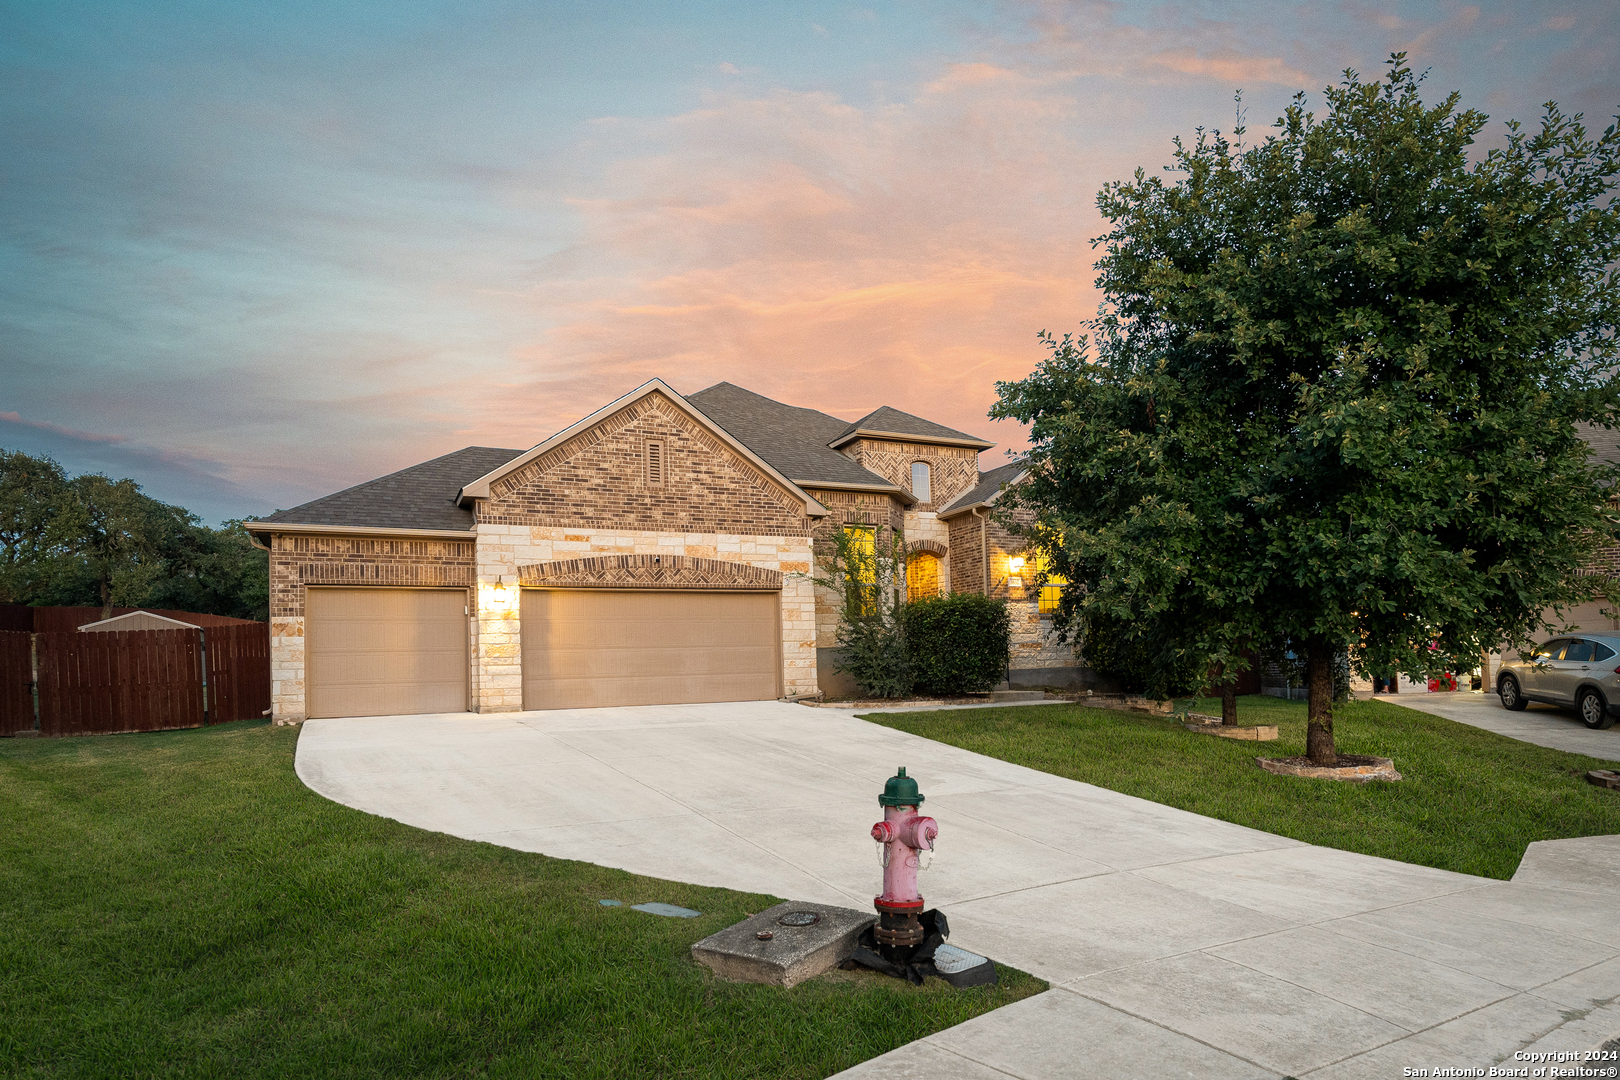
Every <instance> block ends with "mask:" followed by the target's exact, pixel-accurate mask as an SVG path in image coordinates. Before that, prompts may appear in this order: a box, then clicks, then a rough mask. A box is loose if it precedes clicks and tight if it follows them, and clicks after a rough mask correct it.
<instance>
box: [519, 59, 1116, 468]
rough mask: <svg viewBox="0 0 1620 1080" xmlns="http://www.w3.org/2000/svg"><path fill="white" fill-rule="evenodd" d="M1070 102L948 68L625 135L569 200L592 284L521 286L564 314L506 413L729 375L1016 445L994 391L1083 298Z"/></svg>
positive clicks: (1086, 185) (1080, 189) (843, 411)
mask: <svg viewBox="0 0 1620 1080" xmlns="http://www.w3.org/2000/svg"><path fill="white" fill-rule="evenodd" d="M1075 108H1076V103H1075V101H1074V100H1073V99H1072V98H1071V97H1070V96H1068V94H1067V93H1066V92H1065V91H1062V90H1061V89H1058V88H1054V87H1051V86H1043V85H1041V84H1039V83H1037V82H1036V81H1034V80H1030V79H1024V78H1017V77H1012V76H1011V75H1010V74H1009V73H1004V72H1003V71H1002V70H1000V69H997V68H994V67H991V66H989V65H959V66H957V67H956V68H954V69H952V70H950V71H948V72H947V73H946V75H945V76H943V77H942V78H940V79H938V80H936V81H934V82H933V83H930V84H928V85H927V86H926V87H925V88H924V89H923V90H922V91H921V92H919V93H918V94H917V96H916V97H915V98H914V99H912V100H911V101H908V102H902V103H885V104H879V105H875V106H872V107H870V108H864V109H862V108H855V107H853V106H851V105H849V104H848V103H846V102H843V101H841V100H839V99H837V98H835V97H832V96H830V95H826V94H817V93H802V94H793V93H787V92H782V91H778V92H776V93H773V94H770V95H767V96H764V97H749V98H743V97H738V98H734V99H726V100H716V101H714V102H711V103H710V104H709V105H708V106H707V107H705V108H704V109H701V110H696V111H693V112H690V113H687V114H685V115H682V116H678V117H674V118H671V119H669V120H668V121H665V122H662V123H658V124H653V125H647V124H642V123H635V124H631V125H629V127H630V130H629V131H628V132H627V138H628V139H629V140H632V141H633V143H634V144H635V145H647V144H649V143H651V144H654V145H657V146H659V147H660V151H661V152H659V153H657V154H651V155H645V156H641V157H633V156H632V157H627V158H626V159H625V160H623V161H622V162H621V164H620V166H619V167H618V169H617V170H616V175H615V177H614V183H613V187H614V188H615V189H616V190H613V191H611V192H608V193H604V194H602V195H599V196H597V197H593V198H590V199H588V200H578V201H576V203H575V206H576V207H577V208H578V210H579V211H580V213H581V214H582V215H583V217H584V219H585V223H586V235H585V238H584V239H583V240H582V241H581V243H580V244H579V245H577V246H576V248H575V249H573V250H571V251H570V253H569V255H568V260H569V263H570V265H574V266H578V267H581V268H586V267H588V268H590V270H591V271H592V273H591V274H590V276H589V277H582V278H577V279H574V280H571V281H560V280H558V279H557V277H554V276H551V275H547V279H548V280H547V284H546V285H544V286H543V287H540V288H537V289H536V291H535V293H534V295H533V297H532V302H533V303H534V304H536V305H537V306H538V307H539V308H540V309H543V310H545V311H546V312H548V313H550V314H552V315H554V316H556V319H555V325H554V326H553V327H552V329H551V330H550V331H549V332H548V333H547V334H546V335H545V336H544V337H543V338H540V339H538V340H535V341H534V342H532V343H531V344H530V345H528V346H525V347H523V348H522V349H520V350H519V351H518V353H517V356H518V360H519V363H520V365H521V366H524V367H527V368H529V369H530V370H531V371H533V372H534V377H533V378H532V380H530V381H527V382H526V383H524V384H523V385H520V386H519V387H518V388H515V389H514V391H513V393H512V394H511V395H510V396H509V397H508V398H507V400H508V401H509V402H510V407H511V409H512V410H514V411H515V415H517V416H522V417H532V418H533V419H534V421H535V422H539V421H540V420H541V418H542V417H543V416H547V415H553V416H554V415H556V413H557V411H558V410H559V408H561V409H565V410H566V411H567V412H569V413H571V414H572V415H575V416H577V415H582V414H584V413H586V412H589V411H590V410H591V409H592V408H594V407H596V406H598V405H600V404H601V403H602V402H603V401H605V400H607V399H609V398H611V397H612V396H614V395H615V394H617V393H621V392H623V391H625V390H628V389H630V388H631V387H633V386H634V385H636V384H637V383H638V382H640V381H642V380H644V379H645V378H649V377H652V376H655V375H656V376H659V377H662V378H664V379H667V380H669V381H670V382H671V383H672V384H673V385H675V387H676V388H677V389H679V390H683V391H693V390H697V389H700V388H702V387H704V386H707V385H709V384H710V383H713V382H716V381H719V380H722V379H724V380H729V381H731V382H736V383H739V384H741V385H744V386H748V387H750V388H751V389H754V390H757V391H759V392H761V393H765V394H770V395H772V396H776V397H779V398H781V399H782V400H785V401H788V402H791V403H793V404H799V405H807V406H812V407H815V408H820V409H823V410H826V411H828V412H832V413H834V414H837V415H844V416H847V417H850V418H853V417H855V416H858V415H860V414H861V413H863V412H865V411H867V410H869V409H872V408H875V407H876V406H878V405H880V404H889V405H893V406H895V407H897V408H901V409H905V410H907V411H910V412H915V413H919V414H922V415H925V416H928V417H931V418H933V419H936V420H939V421H940V422H942V423H947V424H950V425H952V426H955V427H960V428H962V429H964V430H968V431H973V432H979V433H985V434H986V435H987V437H990V438H998V439H1000V440H1001V441H1003V442H1017V441H1019V440H1020V438H1021V436H1020V435H1019V433H1018V432H1016V431H1008V432H1003V433H1000V434H992V433H991V432H992V430H993V426H992V425H991V424H990V423H989V422H988V420H987V419H986V417H985V413H986V410H988V408H989V407H990V405H991V404H992V402H993V401H994V397H995V395H994V391H993V383H994V381H995V380H996V379H1014V378H1019V377H1021V376H1022V375H1024V374H1025V373H1027V372H1028V371H1029V369H1030V368H1031V367H1032V366H1033V364H1034V363H1035V362H1036V361H1037V360H1038V358H1039V355H1040V349H1039V345H1038V343H1037V342H1036V340H1035V333H1036V331H1038V330H1040V329H1042V328H1045V327H1053V328H1069V327H1073V326H1074V325H1075V324H1076V323H1078V322H1079V321H1080V320H1081V319H1083V318H1085V317H1086V316H1087V315H1088V314H1089V313H1090V311H1091V310H1093V309H1094V308H1095V305H1096V299H1095V297H1094V296H1093V295H1092V292H1091V289H1090V288H1089V285H1088V284H1087V283H1088V282H1089V280H1090V278H1091V276H1092V270H1091V264H1092V259H1093V253H1092V251H1091V249H1090V247H1089V244H1088V243H1087V240H1088V238H1089V237H1090V236H1092V235H1095V234H1096V233H1097V232H1098V231H1100V223H1099V222H1098V219H1097V217H1096V214H1095V211H1094V210H1092V209H1091V206H1090V204H1091V198H1092V195H1093V193H1094V191H1095V189H1096V182H1095V181H1094V180H1093V179H1092V178H1090V177H1089V176H1086V175H1085V174H1086V173H1087V172H1088V171H1090V170H1089V169H1088V168H1087V167H1086V163H1085V162H1083V161H1082V160H1081V159H1080V157H1079V156H1078V152H1077V150H1076V148H1075V147H1074V146H1072V145H1070V144H1069V143H1067V142H1066V141H1065V140H1064V139H1062V138H1061V137H1056V136H1055V135H1054V128H1055V126H1056V125H1055V121H1058V120H1061V119H1063V118H1066V117H1068V116H1070V115H1072V114H1073V112H1074V110H1075ZM1083 176H1084V177H1085V178H1084V179H1081V177H1083ZM607 267H613V268H615V269H614V272H612V273H609V274H604V273H602V270H603V269H604V268H607ZM506 415H507V417H508V419H510V418H511V416H512V415H513V413H512V412H508V413H506ZM558 426H560V425H558Z"/></svg>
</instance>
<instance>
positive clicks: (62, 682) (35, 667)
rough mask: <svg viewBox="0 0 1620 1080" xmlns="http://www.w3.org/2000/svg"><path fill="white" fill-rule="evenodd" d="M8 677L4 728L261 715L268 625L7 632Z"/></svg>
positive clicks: (3, 647) (2, 692)
mask: <svg viewBox="0 0 1620 1080" xmlns="http://www.w3.org/2000/svg"><path fill="white" fill-rule="evenodd" d="M0 677H4V679H5V686H4V688H3V689H0V733H4V734H11V733H14V732H18V731H24V732H32V731H34V730H37V731H38V732H39V734H41V735H89V734H111V733H114V732H124V731H164V730H169V729H173V728H188V727H201V726H202V725H204V724H221V723H225V722H227V721H230V720H247V719H256V718H258V717H260V716H262V715H264V713H265V712H266V711H267V710H268V709H269V708H270V635H269V627H268V626H266V625H265V624H263V623H236V624H229V625H223V626H209V627H204V628H200V629H197V630H129V631H118V632H109V633H96V634H81V633H77V632H75V633H35V634H24V633H15V632H13V633H0ZM36 717H37V725H36Z"/></svg>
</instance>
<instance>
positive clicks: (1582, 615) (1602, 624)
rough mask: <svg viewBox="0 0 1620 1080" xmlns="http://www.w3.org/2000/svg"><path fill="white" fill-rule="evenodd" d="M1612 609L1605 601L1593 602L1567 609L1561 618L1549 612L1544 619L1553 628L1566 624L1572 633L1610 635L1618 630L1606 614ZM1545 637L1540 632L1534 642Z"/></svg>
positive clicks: (1611, 617)
mask: <svg viewBox="0 0 1620 1080" xmlns="http://www.w3.org/2000/svg"><path fill="white" fill-rule="evenodd" d="M1613 609H1614V605H1613V604H1611V603H1609V602H1608V601H1607V600H1594V601H1593V602H1592V603H1590V604H1581V605H1580V606H1579V607H1574V608H1569V609H1567V610H1566V611H1565V612H1564V614H1563V616H1562V617H1561V618H1560V617H1559V616H1557V615H1554V614H1553V613H1552V612H1550V611H1549V612H1547V613H1546V617H1547V619H1548V620H1549V621H1551V622H1552V624H1553V625H1554V626H1563V625H1564V624H1565V623H1568V624H1569V626H1570V630H1571V631H1572V632H1574V631H1580V630H1584V631H1586V632H1587V633H1588V634H1612V633H1614V632H1615V630H1616V629H1620V627H1617V626H1616V625H1615V621H1614V616H1613V615H1610V614H1608V613H1609V612H1610V611H1612V610H1613ZM1547 636H1548V635H1547V633H1546V632H1545V631H1541V632H1539V633H1538V634H1537V636H1536V640H1537V641H1540V640H1542V639H1543V638H1545V637H1547Z"/></svg>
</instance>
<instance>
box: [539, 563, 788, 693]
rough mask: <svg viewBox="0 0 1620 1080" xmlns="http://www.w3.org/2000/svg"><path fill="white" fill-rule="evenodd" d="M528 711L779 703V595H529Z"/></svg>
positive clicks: (619, 592)
mask: <svg viewBox="0 0 1620 1080" xmlns="http://www.w3.org/2000/svg"><path fill="white" fill-rule="evenodd" d="M522 614H523V707H524V708H525V709H586V708H595V707H598V706H603V705H673V704H680V703H685V702H696V701H759V700H763V699H767V698H774V697H776V696H778V694H779V693H780V691H779V690H778V685H779V684H778V673H779V672H780V670H781V648H780V645H779V642H780V641H781V638H782V634H781V622H780V620H779V617H778V614H777V595H776V593H774V592H771V593H718V592H716V593H709V592H688V591H682V590H670V591H666V592H652V591H647V592H641V591H632V590H621V589H525V590H523V611H522Z"/></svg>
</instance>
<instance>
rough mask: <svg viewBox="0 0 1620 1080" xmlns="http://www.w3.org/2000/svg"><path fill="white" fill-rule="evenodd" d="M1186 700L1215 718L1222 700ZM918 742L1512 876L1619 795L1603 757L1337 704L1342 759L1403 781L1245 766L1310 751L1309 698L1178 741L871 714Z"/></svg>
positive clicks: (1101, 728) (971, 717)
mask: <svg viewBox="0 0 1620 1080" xmlns="http://www.w3.org/2000/svg"><path fill="white" fill-rule="evenodd" d="M1178 704H1179V705H1180V706H1182V707H1186V706H1187V705H1189V704H1191V705H1192V709H1193V711H1195V712H1205V713H1213V714H1214V715H1217V716H1218V715H1220V701H1219V699H1207V698H1206V699H1203V700H1200V701H1196V702H1191V703H1189V702H1186V701H1182V702H1180V703H1178ZM866 719H867V720H870V721H872V722H874V723H878V724H885V725H887V726H889V727H892V728H898V729H899V730H901V731H909V732H911V733H913V734H916V735H922V736H924V737H926V738H929V739H936V740H938V741H940V742H945V743H950V744H951V745H952V746H960V747H962V748H963V749H966V750H973V751H975V752H977V753H981V754H988V755H989V756H991V757H997V758H1001V759H1002V760H1004V761H1011V762H1015V763H1017V764H1019V765H1027V766H1029V767H1030V768H1033V769H1040V770H1042V771H1043V772H1049V773H1055V774H1057V775H1058V776H1067V777H1071V778H1073V779H1075V780H1083V781H1085V782H1086V783H1088V784H1096V785H1097V786H1098V787H1105V788H1111V789H1112V790H1114V791H1119V792H1123V793H1125V794H1127V795H1135V796H1138V797H1140V798H1144V799H1151V800H1153V801H1154V802H1160V803H1165V804H1166V805H1169V806H1177V807H1180V808H1182V809H1184V810H1191V811H1193V812H1194V813H1197V814H1204V815H1206V816H1208V817H1214V818H1220V819H1222V820H1224V821H1231V822H1235V823H1237V824H1239V825H1247V826H1249V827H1251V828H1255V829H1263V830H1265V831H1266V832H1271V833H1277V834H1279V835H1282V836H1291V837H1294V838H1295V839H1298V840H1305V841H1308V842H1310V843H1313V844H1322V845H1325V846H1327V847H1336V848H1343V849H1344V850H1346V851H1359V852H1363V853H1365V854H1368V855H1382V856H1384V857H1385V858H1390V859H1399V860H1401V861H1402V862H1410V863H1420V864H1422V865H1425V866H1437V867H1441V868H1442V869H1446V870H1457V871H1460V872H1462V873H1465V874H1481V875H1484V876H1486V877H1495V878H1509V877H1512V876H1513V872H1514V870H1516V869H1517V868H1518V865H1519V860H1520V858H1522V857H1523V855H1524V849H1525V846H1526V845H1528V844H1529V843H1530V842H1531V841H1533V840H1552V839H1558V838H1562V837H1571V836H1597V835H1604V834H1609V833H1620V792H1614V791H1608V790H1604V789H1602V788H1597V787H1594V786H1592V785H1591V784H1588V783H1587V782H1586V781H1585V779H1584V778H1583V777H1584V775H1585V773H1586V772H1587V770H1589V769H1601V768H1613V767H1615V763H1614V762H1612V761H1599V760H1597V759H1595V758H1588V757H1582V756H1580V755H1578V754H1567V753H1564V752H1563V751H1560V750H1548V749H1545V748H1544V747H1540V746H1532V745H1530V744H1528V743H1522V742H1517V741H1515V740H1513V739H1508V738H1504V737H1502V736H1500V735H1494V734H1492V733H1490V732H1488V731H1482V730H1480V729H1478V728H1474V727H1469V726H1468V725H1466V724H1458V723H1454V722H1453V721H1450V720H1443V719H1441V718H1439V717H1437V716H1430V715H1428V714H1426V713H1420V712H1417V711H1415V710H1413V709H1407V708H1402V707H1401V706H1399V705H1387V704H1385V703H1383V702H1377V701H1367V702H1359V701H1358V702H1349V703H1346V704H1343V705H1340V706H1338V707H1337V709H1336V711H1335V720H1334V731H1335V734H1336V736H1337V740H1338V747H1339V752H1340V753H1346V754H1373V755H1376V756H1378V757H1388V758H1394V759H1395V767H1396V768H1397V769H1398V770H1399V771H1400V773H1401V774H1402V776H1404V777H1405V779H1403V780H1401V781H1400V782H1399V783H1372V784H1346V783H1339V782H1332V781H1323V780H1304V779H1300V778H1298V777H1291V776H1273V775H1272V774H1270V773H1267V772H1265V771H1263V770H1261V769H1260V768H1259V766H1257V765H1256V764H1255V760H1254V759H1255V757H1256V756H1260V755H1263V756H1266V757H1287V756H1290V755H1294V754H1303V753H1304V752H1305V703H1304V702H1303V701H1284V700H1282V699H1280V698H1271V697H1260V696H1255V697H1242V698H1239V699H1238V720H1239V722H1240V723H1244V724H1276V725H1277V727H1278V733H1277V734H1278V739H1277V741H1276V742H1270V743H1255V742H1240V741H1237V740H1233V739H1220V738H1214V737H1211V736H1209V735H1199V734H1194V733H1193V732H1189V731H1186V730H1184V729H1183V728H1182V727H1181V725H1180V724H1179V723H1178V722H1177V721H1176V720H1174V719H1171V718H1154V717H1148V716H1145V715H1140V714H1134V713H1125V712H1117V711H1110V710H1104V709H1088V708H1083V707H1080V706H1077V705H1076V706H1067V705H1041V706H1030V707H1026V708H997V709H982V710H980V709H973V710H959V711H952V712H928V713H922V712H919V713H874V714H871V715H868V716H867V717H866Z"/></svg>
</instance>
